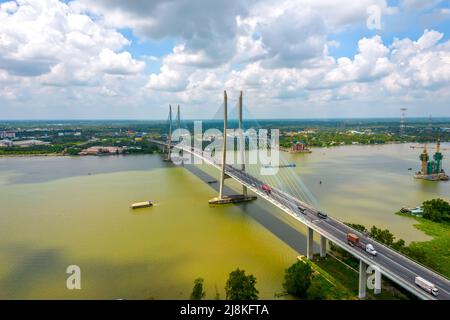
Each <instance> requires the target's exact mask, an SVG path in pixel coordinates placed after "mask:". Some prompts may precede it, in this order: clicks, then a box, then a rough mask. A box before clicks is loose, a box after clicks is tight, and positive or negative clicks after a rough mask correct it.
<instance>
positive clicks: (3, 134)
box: [0, 131, 16, 139]
mask: <svg viewBox="0 0 450 320" xmlns="http://www.w3.org/2000/svg"><path fill="white" fill-rule="evenodd" d="M15 137H16V133H15V132H14V131H0V139H14V138H15Z"/></svg>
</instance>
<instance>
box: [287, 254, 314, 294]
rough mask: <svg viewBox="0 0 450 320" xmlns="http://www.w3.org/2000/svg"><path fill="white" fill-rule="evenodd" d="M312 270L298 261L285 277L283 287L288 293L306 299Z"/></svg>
mask: <svg viewBox="0 0 450 320" xmlns="http://www.w3.org/2000/svg"><path fill="white" fill-rule="evenodd" d="M311 277H312V269H311V266H310V265H309V264H307V263H303V262H300V261H297V262H296V263H294V264H293V265H292V266H290V267H289V268H288V269H286V272H285V275H284V283H283V287H284V289H285V290H286V291H287V293H289V294H292V295H294V296H296V297H299V298H302V299H304V298H306V297H307V291H308V288H309V286H310V284H311Z"/></svg>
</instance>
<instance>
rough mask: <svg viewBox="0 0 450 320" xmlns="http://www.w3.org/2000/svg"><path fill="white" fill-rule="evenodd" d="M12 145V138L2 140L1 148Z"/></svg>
mask: <svg viewBox="0 0 450 320" xmlns="http://www.w3.org/2000/svg"><path fill="white" fill-rule="evenodd" d="M12 145H13V143H12V141H11V140H0V148H6V147H12Z"/></svg>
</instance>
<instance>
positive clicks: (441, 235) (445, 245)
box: [397, 212, 450, 278]
mask: <svg viewBox="0 0 450 320" xmlns="http://www.w3.org/2000/svg"><path fill="white" fill-rule="evenodd" d="M397 214H398V215H400V216H403V217H408V218H410V219H414V220H416V221H417V222H418V223H415V224H414V227H415V228H417V229H418V230H420V231H423V232H424V233H425V234H427V235H429V236H431V237H433V239H432V240H430V241H413V242H411V244H410V245H409V246H410V247H411V248H414V249H417V250H418V251H424V252H425V253H426V255H427V256H428V257H429V258H430V259H431V260H432V261H433V263H434V265H433V266H432V267H433V268H434V269H436V271H437V272H439V273H441V274H442V275H444V276H446V277H447V278H450V236H449V235H450V225H448V224H445V223H438V222H433V221H430V220H427V219H425V218H422V217H416V216H411V215H410V214H407V213H401V212H398V213H397Z"/></svg>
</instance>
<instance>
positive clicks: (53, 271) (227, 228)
mask: <svg viewBox="0 0 450 320" xmlns="http://www.w3.org/2000/svg"><path fill="white" fill-rule="evenodd" d="M443 147H444V148H448V147H449V146H448V144H447V145H446V144H444V145H443ZM419 152H420V151H419V150H417V149H415V150H414V149H411V148H410V147H409V145H406V144H402V145H382V146H381V145H380V146H346V147H336V148H328V149H314V150H313V153H312V154H283V155H284V157H286V159H287V161H289V162H293V163H296V165H297V166H296V167H295V168H288V169H280V170H291V173H290V174H296V175H298V176H299V177H301V179H302V181H303V182H304V184H305V185H306V186H307V187H308V189H309V190H310V191H311V193H312V194H313V195H314V196H315V198H316V199H317V202H318V203H319V204H320V206H321V208H322V209H323V210H326V211H327V212H328V213H329V214H330V215H333V216H335V217H336V218H339V219H341V220H342V221H350V222H354V223H363V224H365V225H366V226H368V227H370V226H371V225H373V224H376V225H377V226H379V227H383V228H389V229H390V230H391V231H392V232H393V233H394V234H395V235H397V236H399V237H401V238H403V239H405V240H406V241H412V240H427V239H429V238H428V236H426V235H425V234H423V233H422V232H420V231H418V230H416V229H415V228H414V227H413V220H412V219H408V218H404V217H400V216H396V215H394V214H393V212H395V211H396V210H398V209H399V208H400V207H401V206H403V205H409V206H416V205H419V204H420V203H421V202H422V201H423V200H426V199H431V198H434V197H444V198H448V197H449V195H450V183H449V182H438V183H436V182H428V181H421V180H415V179H413V178H412V174H413V171H414V170H416V169H418V168H419V165H420V163H419V160H418V153H419ZM443 153H444V168H446V167H447V168H448V167H449V166H448V165H447V159H448V158H450V154H449V152H448V151H444V152H443ZM409 167H412V168H413V171H408V170H407V169H408V168H409ZM186 169H188V170H186ZM199 169H202V170H204V171H201V170H199ZM449 170H450V169H449ZM203 172H207V173H209V174H210V175H213V176H215V177H217V172H215V171H214V169H212V168H207V167H205V166H203V165H200V166H186V168H183V167H177V166H174V165H172V164H169V163H167V162H164V161H162V158H161V156H160V155H156V154H155V155H145V156H110V157H30V158H22V157H21V158H0V204H1V207H0V219H1V224H0V262H1V263H0V298H1V299H96V298H97V299H187V298H189V294H190V292H191V290H192V286H193V281H194V279H195V278H198V277H202V278H204V279H205V289H206V292H207V298H214V296H215V295H216V290H217V292H218V293H219V295H220V297H221V298H225V292H224V286H225V282H226V279H227V277H228V274H229V272H231V271H232V270H234V269H236V268H237V267H239V268H241V269H244V270H246V272H247V273H252V274H254V275H255V276H256V278H257V280H258V282H257V288H258V290H259V291H260V298H266V299H272V298H274V297H275V296H274V294H275V293H279V292H281V291H282V282H283V272H284V269H286V268H287V267H288V266H289V265H290V264H292V263H293V262H294V261H295V257H296V255H298V252H302V251H304V248H305V238H304V235H303V233H304V228H303V226H301V225H298V224H296V223H295V222H293V221H292V220H290V219H286V218H284V217H283V214H282V213H281V212H280V211H279V210H277V209H275V208H273V207H271V205H269V204H267V203H264V201H262V200H257V201H256V202H253V203H250V204H243V205H236V206H234V205H229V206H215V207H213V206H210V205H208V203H207V200H208V199H210V198H212V197H214V196H216V194H217V192H216V191H215V189H214V188H216V187H217V186H215V185H209V184H207V183H205V181H204V180H205V179H208V177H206V176H204V174H203ZM320 180H321V181H322V184H320V183H319V181H320ZM227 184H228V185H229V186H231V187H233V188H235V189H237V188H238V186H237V185H236V184H235V183H233V182H231V181H227ZM228 191H229V190H228ZM147 199H152V200H154V201H155V203H156V204H155V206H154V207H152V208H147V209H142V210H136V211H132V210H131V209H129V206H130V204H131V203H133V202H138V201H144V200H147ZM69 265H78V266H79V267H80V268H81V274H82V276H81V285H82V288H81V290H68V289H67V288H66V279H67V277H68V276H69V275H68V274H66V268H67V266H69Z"/></svg>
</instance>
